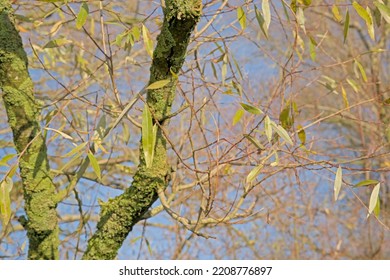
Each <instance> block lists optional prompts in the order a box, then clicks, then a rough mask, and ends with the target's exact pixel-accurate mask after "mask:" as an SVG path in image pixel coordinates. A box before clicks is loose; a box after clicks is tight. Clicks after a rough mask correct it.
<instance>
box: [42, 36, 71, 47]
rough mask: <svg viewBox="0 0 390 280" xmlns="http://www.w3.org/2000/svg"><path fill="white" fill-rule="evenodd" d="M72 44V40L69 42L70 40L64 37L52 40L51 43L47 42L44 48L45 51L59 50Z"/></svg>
mask: <svg viewBox="0 0 390 280" xmlns="http://www.w3.org/2000/svg"><path fill="white" fill-rule="evenodd" d="M71 42H72V41H71V40H68V39H66V38H64V37H62V38H58V39H54V40H50V41H49V42H47V43H46V44H45V45H44V46H43V48H44V49H51V48H58V47H61V46H64V45H66V44H69V43H71Z"/></svg>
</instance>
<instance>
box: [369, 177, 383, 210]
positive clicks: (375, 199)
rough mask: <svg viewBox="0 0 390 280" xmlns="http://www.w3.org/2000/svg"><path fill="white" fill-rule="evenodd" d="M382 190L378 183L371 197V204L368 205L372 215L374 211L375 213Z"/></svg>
mask: <svg viewBox="0 0 390 280" xmlns="http://www.w3.org/2000/svg"><path fill="white" fill-rule="evenodd" d="M380 188H381V184H380V183H378V184H377V185H376V186H375V187H374V189H373V190H372V193H371V196H370V203H369V205H368V214H371V213H372V211H374V209H375V207H376V205H377V203H378V198H379V190H380Z"/></svg>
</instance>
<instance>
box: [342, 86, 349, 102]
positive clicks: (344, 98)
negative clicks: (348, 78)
mask: <svg viewBox="0 0 390 280" xmlns="http://www.w3.org/2000/svg"><path fill="white" fill-rule="evenodd" d="M341 94H342V95H343V100H344V107H345V108H348V107H349V101H348V96H347V92H346V91H345V88H344V87H343V85H341Z"/></svg>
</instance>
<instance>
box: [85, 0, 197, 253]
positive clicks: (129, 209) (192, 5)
mask: <svg viewBox="0 0 390 280" xmlns="http://www.w3.org/2000/svg"><path fill="white" fill-rule="evenodd" d="M201 10H202V1H201V0H166V1H165V7H163V12H164V22H163V26H162V29H161V33H160V35H159V36H158V37H157V46H156V48H155V51H154V54H153V61H152V66H151V68H150V81H149V84H151V83H153V82H156V81H160V80H165V79H170V80H171V82H170V83H169V84H168V85H166V86H164V87H163V88H159V89H154V90H148V95H147V104H148V107H149V109H150V110H151V113H152V116H153V118H154V122H158V125H159V128H158V131H157V137H156V145H155V151H154V158H153V164H152V166H151V167H147V166H146V163H145V158H144V155H143V151H142V140H141V142H140V143H141V144H140V164H139V166H138V170H137V172H136V174H135V175H134V178H133V182H132V184H131V186H130V187H129V188H128V189H126V190H125V192H124V193H123V194H122V195H120V196H118V197H116V198H114V199H110V200H109V201H107V202H106V203H102V204H101V212H100V221H99V222H98V225H97V231H96V233H95V234H94V235H93V236H92V238H91V239H90V240H89V242H88V247H87V250H86V252H85V254H84V255H83V259H114V258H115V257H116V255H117V253H118V250H119V248H120V247H121V246H122V243H123V241H124V240H125V239H126V237H127V235H128V234H129V232H130V231H131V230H132V228H133V226H134V225H135V224H136V223H137V222H138V221H139V220H140V219H141V218H142V216H143V215H144V213H145V212H146V211H147V210H148V209H149V208H150V207H151V205H152V204H153V203H154V202H155V201H156V200H157V197H158V196H157V191H158V190H159V189H165V188H166V186H167V185H168V183H169V177H170V176H169V175H170V167H169V165H168V162H167V143H166V139H165V138H164V135H163V132H162V131H163V130H164V131H166V129H164V128H167V126H168V123H169V115H170V112H171V107H172V102H173V100H174V97H175V90H176V84H177V80H176V79H175V78H174V77H172V72H173V73H175V74H177V73H178V72H179V71H180V69H181V67H182V65H183V62H184V60H185V55H186V50H187V47H188V44H189V42H190V37H191V33H192V31H193V29H194V28H195V25H196V23H197V22H198V20H199V18H200V15H201Z"/></svg>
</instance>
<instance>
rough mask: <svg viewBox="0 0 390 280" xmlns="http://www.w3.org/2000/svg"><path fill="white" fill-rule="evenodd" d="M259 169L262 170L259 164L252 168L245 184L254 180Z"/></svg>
mask: <svg viewBox="0 0 390 280" xmlns="http://www.w3.org/2000/svg"><path fill="white" fill-rule="evenodd" d="M261 169H263V165H262V164H259V165H258V166H256V167H255V168H253V169H252V170H251V172H249V174H248V176H247V177H246V182H247V183H251V182H252V181H253V180H254V179H256V177H257V176H258V175H259V174H260V171H261Z"/></svg>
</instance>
